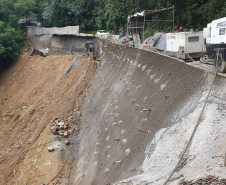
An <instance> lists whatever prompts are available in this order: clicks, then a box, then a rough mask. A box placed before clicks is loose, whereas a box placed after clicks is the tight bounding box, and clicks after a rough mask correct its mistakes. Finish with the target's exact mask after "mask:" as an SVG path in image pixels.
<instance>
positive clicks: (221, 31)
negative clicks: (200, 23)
mask: <svg viewBox="0 0 226 185" xmlns="http://www.w3.org/2000/svg"><path fill="white" fill-rule="evenodd" d="M203 38H204V43H205V45H206V51H207V55H208V58H210V59H211V58H213V59H214V66H215V69H216V71H217V72H220V73H225V72H226V17H224V18H221V19H217V20H214V21H212V22H211V23H209V24H207V28H204V30H203Z"/></svg>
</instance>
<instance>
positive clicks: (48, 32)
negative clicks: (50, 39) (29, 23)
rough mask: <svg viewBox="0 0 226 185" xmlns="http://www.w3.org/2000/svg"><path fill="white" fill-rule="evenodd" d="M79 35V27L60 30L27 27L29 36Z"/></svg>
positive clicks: (55, 28) (67, 27)
mask: <svg viewBox="0 0 226 185" xmlns="http://www.w3.org/2000/svg"><path fill="white" fill-rule="evenodd" d="M78 33H79V26H66V27H62V28H57V27H52V28H45V27H41V28H38V27H29V28H28V34H29V35H31V36H40V35H53V34H68V35H77V34H78Z"/></svg>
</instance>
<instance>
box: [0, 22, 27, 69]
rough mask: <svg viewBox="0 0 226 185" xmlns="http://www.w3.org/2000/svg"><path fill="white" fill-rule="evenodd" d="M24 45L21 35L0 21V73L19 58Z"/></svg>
mask: <svg viewBox="0 0 226 185" xmlns="http://www.w3.org/2000/svg"><path fill="white" fill-rule="evenodd" d="M24 45H25V42H24V39H23V37H22V36H21V33H20V32H19V31H16V30H15V28H11V27H10V26H7V24H5V23H4V22H3V21H0V73H1V72H2V71H3V69H5V68H6V67H8V66H9V65H10V64H11V63H12V62H13V61H14V60H15V59H16V58H17V57H18V56H19V54H20V52H21V51H22V49H23V47H24Z"/></svg>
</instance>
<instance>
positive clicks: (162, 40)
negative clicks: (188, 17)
mask: <svg viewBox="0 0 226 185" xmlns="http://www.w3.org/2000/svg"><path fill="white" fill-rule="evenodd" d="M147 44H151V45H152V46H153V47H154V48H155V49H157V50H159V51H163V50H166V34H165V33H156V34H155V35H154V36H152V37H149V39H148V42H147Z"/></svg>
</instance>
